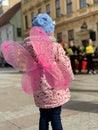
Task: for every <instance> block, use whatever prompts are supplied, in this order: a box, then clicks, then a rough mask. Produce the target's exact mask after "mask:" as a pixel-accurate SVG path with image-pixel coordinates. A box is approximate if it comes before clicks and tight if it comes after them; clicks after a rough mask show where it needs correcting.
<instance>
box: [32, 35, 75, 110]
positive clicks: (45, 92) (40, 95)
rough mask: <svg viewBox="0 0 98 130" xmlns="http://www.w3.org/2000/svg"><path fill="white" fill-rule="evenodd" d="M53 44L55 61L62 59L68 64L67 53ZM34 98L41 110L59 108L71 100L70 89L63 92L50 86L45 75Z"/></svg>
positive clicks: (59, 46) (58, 45)
mask: <svg viewBox="0 0 98 130" xmlns="http://www.w3.org/2000/svg"><path fill="white" fill-rule="evenodd" d="M50 39H51V37H50ZM53 40H54V39H53V38H52V41H53ZM53 44H54V48H53V52H54V57H55V60H56V61H57V62H59V61H60V60H61V59H65V61H63V62H64V63H65V64H66V60H69V59H68V57H67V56H66V55H65V51H64V50H63V48H62V46H61V45H60V44H58V43H56V42H53ZM62 57H65V58H62ZM71 76H73V74H71ZM73 77H74V76H73ZM73 77H72V78H73ZM33 96H34V101H35V104H36V106H38V107H39V108H54V107H58V106H61V105H63V104H64V103H66V102H68V101H69V100H70V98H71V94H70V90H69V88H67V89H62V90H56V89H54V88H53V87H51V86H50V85H49V84H48V82H47V80H46V78H45V75H42V77H41V82H40V89H39V90H37V91H36V93H34V94H33Z"/></svg>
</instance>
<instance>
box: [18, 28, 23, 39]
mask: <svg viewBox="0 0 98 130" xmlns="http://www.w3.org/2000/svg"><path fill="white" fill-rule="evenodd" d="M21 36H22V31H21V28H17V37H21Z"/></svg>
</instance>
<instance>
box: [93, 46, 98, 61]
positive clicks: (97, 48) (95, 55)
mask: <svg viewBox="0 0 98 130" xmlns="http://www.w3.org/2000/svg"><path fill="white" fill-rule="evenodd" d="M94 58H97V59H98V46H97V47H96V48H95V51H94Z"/></svg>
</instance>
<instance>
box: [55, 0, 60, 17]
mask: <svg viewBox="0 0 98 130" xmlns="http://www.w3.org/2000/svg"><path fill="white" fill-rule="evenodd" d="M55 5H56V16H57V17H58V16H60V15H61V12H60V0H55Z"/></svg>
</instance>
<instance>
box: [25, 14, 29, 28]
mask: <svg viewBox="0 0 98 130" xmlns="http://www.w3.org/2000/svg"><path fill="white" fill-rule="evenodd" d="M25 27H26V29H28V17H27V15H26V16H25Z"/></svg>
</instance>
